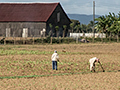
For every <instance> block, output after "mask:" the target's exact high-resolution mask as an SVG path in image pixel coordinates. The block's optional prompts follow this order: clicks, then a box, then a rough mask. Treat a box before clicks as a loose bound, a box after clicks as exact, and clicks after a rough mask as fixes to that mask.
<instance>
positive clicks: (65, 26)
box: [63, 25, 67, 38]
mask: <svg viewBox="0 0 120 90" xmlns="http://www.w3.org/2000/svg"><path fill="white" fill-rule="evenodd" d="M63 28H64V30H63V38H64V37H65V32H66V29H67V25H63Z"/></svg>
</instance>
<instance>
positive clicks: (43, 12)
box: [0, 3, 59, 22]
mask: <svg viewBox="0 0 120 90" xmlns="http://www.w3.org/2000/svg"><path fill="white" fill-rule="evenodd" d="M58 4H59V3H0V21H1V22H2V21H3V22H9V21H10V22H12V21H14V22H15V21H16V22H17V21H36V22H38V21H40V22H46V21H47V20H48V18H49V17H50V16H51V14H52V13H53V11H54V10H55V8H56V6H57V5H58Z"/></svg>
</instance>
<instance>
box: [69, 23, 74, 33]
mask: <svg viewBox="0 0 120 90" xmlns="http://www.w3.org/2000/svg"><path fill="white" fill-rule="evenodd" d="M74 25H75V23H74V22H72V23H71V24H70V27H71V29H72V33H73V30H74Z"/></svg>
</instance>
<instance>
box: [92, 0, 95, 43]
mask: <svg viewBox="0 0 120 90" xmlns="http://www.w3.org/2000/svg"><path fill="white" fill-rule="evenodd" d="M94 24H95V1H93V30H92V32H93V43H94V38H95V27H94Z"/></svg>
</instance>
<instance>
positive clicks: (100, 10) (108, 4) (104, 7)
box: [0, 0, 120, 15]
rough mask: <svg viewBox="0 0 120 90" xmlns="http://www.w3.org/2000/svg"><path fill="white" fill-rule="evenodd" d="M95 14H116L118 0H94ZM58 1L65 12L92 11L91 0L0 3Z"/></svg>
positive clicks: (26, 0) (6, 0)
mask: <svg viewBox="0 0 120 90" xmlns="http://www.w3.org/2000/svg"><path fill="white" fill-rule="evenodd" d="M94 1H95V14H97V15H105V14H108V13H109V12H113V13H115V14H118V13H119V11H120V0H94ZM42 2H50V3H52V2H60V3H61V5H62V7H63V9H64V10H65V12H66V13H69V14H87V15H91V14H92V13H93V0H0V3H42Z"/></svg>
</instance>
